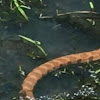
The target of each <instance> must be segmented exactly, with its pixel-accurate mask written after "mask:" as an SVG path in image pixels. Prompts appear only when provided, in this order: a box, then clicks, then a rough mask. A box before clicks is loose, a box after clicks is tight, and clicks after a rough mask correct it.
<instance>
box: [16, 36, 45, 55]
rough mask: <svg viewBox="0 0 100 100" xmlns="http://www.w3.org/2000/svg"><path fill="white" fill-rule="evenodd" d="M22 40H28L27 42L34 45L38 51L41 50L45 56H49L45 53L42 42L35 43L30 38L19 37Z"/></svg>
mask: <svg viewBox="0 0 100 100" xmlns="http://www.w3.org/2000/svg"><path fill="white" fill-rule="evenodd" d="M18 36H19V37H20V38H22V39H23V40H26V41H27V42H29V43H32V44H34V45H35V46H36V47H37V48H38V49H40V51H41V52H42V53H43V54H44V56H47V53H46V52H45V51H44V49H43V48H42V47H41V42H39V41H35V40H32V39H30V38H28V37H25V36H22V35H18Z"/></svg>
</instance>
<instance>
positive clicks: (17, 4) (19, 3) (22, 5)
mask: <svg viewBox="0 0 100 100" xmlns="http://www.w3.org/2000/svg"><path fill="white" fill-rule="evenodd" d="M13 4H14V6H15V7H13ZM15 8H17V9H18V11H19V12H20V13H21V14H22V16H23V17H24V18H25V19H26V20H28V16H27V15H26V13H25V11H24V10H23V9H22V8H26V9H31V8H30V7H28V6H25V2H24V1H22V0H19V1H18V0H11V1H10V9H11V10H15Z"/></svg>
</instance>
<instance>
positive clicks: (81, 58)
mask: <svg viewBox="0 0 100 100" xmlns="http://www.w3.org/2000/svg"><path fill="white" fill-rule="evenodd" d="M99 59H100V48H98V49H96V50H93V51H86V52H82V53H75V54H70V55H65V56H62V57H58V58H55V59H53V60H50V61H48V62H46V63H44V64H41V65H40V66H38V67H36V68H34V69H33V70H32V71H31V72H30V73H29V74H28V75H27V76H26V78H25V79H24V81H23V83H22V86H21V90H20V92H19V100H36V98H35V96H34V89H35V85H36V84H37V82H38V81H39V80H40V79H41V78H42V77H43V76H45V75H47V74H48V73H50V72H52V71H53V70H56V69H58V68H60V67H63V66H67V65H68V64H78V63H85V62H90V61H96V60H99Z"/></svg>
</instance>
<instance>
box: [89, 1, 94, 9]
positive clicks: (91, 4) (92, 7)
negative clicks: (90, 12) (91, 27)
mask: <svg viewBox="0 0 100 100" xmlns="http://www.w3.org/2000/svg"><path fill="white" fill-rule="evenodd" d="M89 5H90V8H91V9H94V5H93V3H92V2H91V1H90V2H89Z"/></svg>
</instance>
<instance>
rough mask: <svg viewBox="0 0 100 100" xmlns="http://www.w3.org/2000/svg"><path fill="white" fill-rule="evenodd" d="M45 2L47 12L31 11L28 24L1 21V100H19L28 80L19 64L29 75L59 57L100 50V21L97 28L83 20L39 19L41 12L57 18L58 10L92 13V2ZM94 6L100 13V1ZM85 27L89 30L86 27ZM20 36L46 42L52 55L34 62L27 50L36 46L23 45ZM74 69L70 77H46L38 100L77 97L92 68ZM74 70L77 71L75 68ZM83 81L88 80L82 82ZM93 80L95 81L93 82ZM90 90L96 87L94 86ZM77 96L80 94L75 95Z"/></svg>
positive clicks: (38, 91)
mask: <svg viewBox="0 0 100 100" xmlns="http://www.w3.org/2000/svg"><path fill="white" fill-rule="evenodd" d="M43 2H44V3H45V4H46V5H47V6H46V7H45V8H44V9H42V10H38V8H37V9H36V10H37V12H36V10H35V11H34V9H32V10H31V11H30V12H28V11H27V12H28V13H29V16H30V20H29V22H27V23H20V24H19V23H14V22H13V21H12V22H11V21H10V22H6V23H5V22H2V21H0V39H1V40H0V41H1V42H0V100H12V98H13V97H18V92H19V91H20V87H21V84H22V81H23V80H24V78H23V77H21V75H20V73H19V65H21V66H22V69H23V70H24V71H25V72H26V74H28V73H29V72H30V71H31V70H32V69H33V68H35V67H37V66H38V65H40V64H42V63H44V62H46V61H48V60H51V59H54V58H56V57H59V56H63V55H67V54H72V53H78V52H84V51H90V50H95V49H98V48H99V47H100V43H99V42H100V41H99V39H96V37H99V36H100V34H99V32H100V28H99V26H100V20H99V19H96V25H95V26H94V27H91V25H90V26H88V22H87V21H86V20H84V19H82V18H81V20H82V21H81V22H80V21H79V20H78V19H74V20H73V19H72V20H71V19H70V20H69V19H64V20H63V21H62V20H60V19H58V20H41V19H39V18H38V17H39V13H42V14H43V15H55V14H56V11H57V10H58V11H59V13H65V12H69V11H79V10H80V11H81V10H86V11H87V10H90V7H89V1H88V0H84V1H80V0H64V1H61V0H55V1H51V0H43ZM94 5H95V10H96V11H97V12H100V7H99V1H98V0H97V1H96V0H95V1H94ZM0 9H1V8H0ZM34 13H35V14H36V15H35V14H34ZM12 18H13V16H12ZM78 22H80V23H81V24H80V23H78ZM83 22H84V23H83ZM76 24H77V25H76ZM82 25H83V26H82ZM85 26H87V27H86V28H84V27H85ZM19 34H21V35H24V36H27V37H29V38H32V39H33V40H38V41H40V42H42V47H43V48H44V49H45V51H46V52H47V53H48V56H47V57H46V58H45V59H32V58H31V57H29V56H27V51H28V50H34V47H32V46H31V45H28V44H25V43H23V41H21V40H20V39H19V38H18V36H17V35H19ZM95 34H96V35H95ZM92 35H93V36H92ZM94 36H95V38H94ZM74 66H76V69H77V71H75V72H76V74H75V75H73V74H72V73H68V72H67V74H61V75H60V77H55V73H57V72H56V71H55V72H53V73H50V74H48V75H47V76H45V77H44V78H43V79H42V80H40V81H39V83H38V84H37V86H36V92H35V96H36V97H37V98H38V99H39V98H40V99H39V100H47V99H48V98H50V99H48V100H53V99H54V100H56V97H55V95H56V96H57V95H59V96H58V97H59V98H60V97H63V98H66V96H68V98H69V97H73V96H74V97H75V95H77V93H79V90H81V88H82V86H83V84H85V83H87V80H88V79H89V76H90V73H89V72H88V69H87V71H85V69H84V70H82V69H80V68H77V66H86V65H83V64H81V65H74ZM95 66H96V65H95ZM69 67H71V68H72V69H73V66H68V69H69V70H70V72H71V71H72V70H71V69H70V68H69ZM73 70H75V67H74V69H73ZM84 73H85V75H86V76H85V75H84ZM87 77H88V78H87ZM82 79H84V81H81V80H82ZM79 80H80V81H81V82H80V81H79ZM89 80H90V81H91V79H89ZM48 86H49V88H48ZM90 87H91V88H92V86H90ZM91 91H92V90H91ZM91 91H89V92H90V93H91V94H90V95H95V93H94V92H93V91H94V90H93V91H92V92H91ZM98 91H99V90H98ZM74 93H76V94H75V95H74ZM93 93H94V94H93ZM88 98H90V96H89V97H88ZM60 99H61V98H60ZM74 99H75V98H74ZM78 99H80V98H78ZM78 99H77V100H78ZM61 100H62V99H61ZM64 100H66V99H64Z"/></svg>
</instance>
